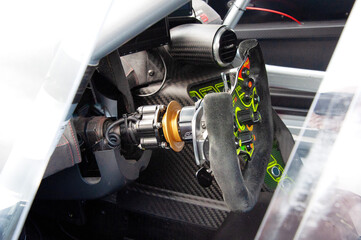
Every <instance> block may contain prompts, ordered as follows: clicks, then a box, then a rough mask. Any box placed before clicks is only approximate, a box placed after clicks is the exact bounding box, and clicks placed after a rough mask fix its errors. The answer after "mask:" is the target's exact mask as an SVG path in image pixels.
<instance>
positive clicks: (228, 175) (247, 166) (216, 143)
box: [203, 40, 273, 211]
mask: <svg viewBox="0 0 361 240" xmlns="http://www.w3.org/2000/svg"><path fill="white" fill-rule="evenodd" d="M238 51H239V54H240V57H241V60H242V61H243V64H242V65H241V66H240V68H239V71H238V74H237V76H236V81H235V83H234V85H233V87H232V90H231V93H213V94H207V95H206V97H205V98H204V103H203V107H204V118H205V123H206V127H207V131H208V140H209V161H210V167H211V169H212V171H213V174H214V177H215V179H216V181H217V183H218V185H219V186H220V188H221V190H222V193H223V198H224V200H225V202H226V204H227V205H228V207H229V208H230V210H232V211H249V210H250V209H252V208H253V207H254V205H255V204H256V202H257V199H258V195H259V193H260V190H261V187H262V184H263V180H264V177H265V173H266V167H267V163H268V160H269V157H270V154H271V150H272V141H273V121H272V107H271V99H270V93H269V88H268V80H267V74H266V70H265V64H264V60H263V56H262V52H261V49H260V46H259V44H258V42H257V41H256V40H245V41H243V42H241V44H240V45H239V49H238Z"/></svg>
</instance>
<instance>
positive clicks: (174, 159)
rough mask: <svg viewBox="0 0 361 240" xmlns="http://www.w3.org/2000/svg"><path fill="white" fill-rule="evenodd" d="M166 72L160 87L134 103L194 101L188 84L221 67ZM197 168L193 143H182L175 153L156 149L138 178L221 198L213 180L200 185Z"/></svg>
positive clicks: (211, 75)
mask: <svg viewBox="0 0 361 240" xmlns="http://www.w3.org/2000/svg"><path fill="white" fill-rule="evenodd" d="M174 69H176V71H173V72H171V73H170V74H169V79H168V80H167V82H166V84H165V86H164V88H163V89H162V91H160V92H159V93H158V94H156V95H155V96H151V97H144V98H139V97H138V98H135V99H134V100H135V105H136V106H137V107H138V106H141V105H150V104H165V105H166V104H168V103H169V102H170V101H172V100H175V101H178V102H179V103H180V104H181V105H182V106H190V105H194V102H193V100H192V99H191V98H190V97H189V95H188V88H189V86H191V85H192V84H199V83H202V82H205V81H209V80H214V79H217V78H220V73H221V71H224V70H225V69H220V68H215V67H213V68H212V67H205V66H191V65H182V66H181V65H178V66H176V67H175V68H174ZM158 87H159V84H153V85H151V86H149V87H146V88H142V89H140V90H139V93H141V94H146V93H151V92H153V91H155V90H156V89H157V88H158ZM197 170H198V167H197V165H196V164H195V161H194V155H193V147H192V146H191V144H186V145H185V147H184V149H183V150H182V151H181V152H179V153H175V152H173V151H172V150H156V151H154V152H153V155H152V159H151V161H150V164H149V166H148V168H147V169H146V170H145V171H144V172H143V173H142V174H141V176H140V178H139V180H138V182H140V183H142V184H146V185H150V186H154V187H159V188H163V189H168V190H172V191H176V192H181V193H186V194H192V195H196V196H200V197H206V198H212V199H217V200H221V199H222V193H221V190H220V188H219V187H218V185H217V184H216V182H215V181H214V182H213V184H212V186H211V187H209V188H206V189H205V188H202V187H201V186H200V185H199V184H198V182H197V180H196V178H195V172H196V171H197Z"/></svg>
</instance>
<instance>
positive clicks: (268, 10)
mask: <svg viewBox="0 0 361 240" xmlns="http://www.w3.org/2000/svg"><path fill="white" fill-rule="evenodd" d="M246 9H247V10H256V11H263V12H270V13H276V14H279V15H282V16H285V17H288V18H290V19H292V20H293V21H295V22H296V23H298V24H300V25H302V24H301V22H300V21H298V20H297V19H296V18H294V17H292V16H290V15H288V14H286V13H283V12H279V11H275V10H272V9H267V8H258V7H247V8H246Z"/></svg>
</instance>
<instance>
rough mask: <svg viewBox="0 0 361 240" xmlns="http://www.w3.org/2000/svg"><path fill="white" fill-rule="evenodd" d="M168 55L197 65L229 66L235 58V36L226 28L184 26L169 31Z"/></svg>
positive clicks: (220, 26) (203, 25) (200, 25)
mask: <svg viewBox="0 0 361 240" xmlns="http://www.w3.org/2000/svg"><path fill="white" fill-rule="evenodd" d="M170 37H171V43H170V46H169V52H170V54H171V55H172V56H173V57H174V58H175V59H177V60H180V61H184V62H191V63H197V64H217V65H219V66H221V67H225V66H227V65H229V64H230V63H231V62H232V61H233V59H234V58H235V56H236V52H237V36H236V34H235V33H234V32H233V31H232V30H231V29H229V28H227V27H226V26H222V25H214V24H184V25H180V26H177V27H175V28H172V29H171V30H170Z"/></svg>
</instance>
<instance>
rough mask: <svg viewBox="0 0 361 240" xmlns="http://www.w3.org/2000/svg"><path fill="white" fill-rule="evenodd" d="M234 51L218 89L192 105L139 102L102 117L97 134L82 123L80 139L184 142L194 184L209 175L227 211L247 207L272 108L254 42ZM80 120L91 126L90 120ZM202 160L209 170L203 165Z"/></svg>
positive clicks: (259, 173) (262, 164) (145, 144)
mask: <svg viewBox="0 0 361 240" xmlns="http://www.w3.org/2000/svg"><path fill="white" fill-rule="evenodd" d="M238 51H239V55H240V57H241V60H242V64H241V66H240V67H239V68H238V69H236V70H233V71H230V72H228V73H227V74H222V78H223V86H224V92H222V93H210V94H207V95H206V96H205V98H204V99H203V100H200V101H198V102H197V103H196V104H195V106H186V107H183V108H182V107H181V105H180V104H179V103H177V102H175V101H172V102H170V103H169V104H168V106H167V107H166V106H164V105H151V106H141V107H139V108H138V109H137V111H136V112H135V113H132V114H128V115H124V116H123V117H122V118H120V119H118V120H116V121H114V122H113V121H112V120H110V119H105V118H104V117H103V118H104V119H102V120H101V121H100V120H99V121H100V123H99V124H100V125H99V127H97V129H98V130H97V131H96V134H97V136H95V135H94V131H91V129H90V130H89V131H88V130H87V129H86V128H85V135H87V136H85V137H84V139H88V141H90V139H94V140H93V141H94V142H89V143H88V144H89V145H90V146H95V144H97V145H98V146H99V147H100V148H102V149H109V148H113V149H114V148H120V149H121V151H122V152H127V151H129V149H131V148H129V146H130V145H132V146H138V148H140V149H143V150H146V149H155V148H170V149H172V150H174V151H176V152H179V151H181V150H182V149H183V147H184V144H185V142H190V143H192V144H193V149H194V156H195V161H196V163H197V165H199V166H203V168H201V169H200V170H199V171H198V172H197V178H198V180H199V182H200V184H201V185H202V186H204V187H207V186H209V185H210V184H211V181H212V178H213V176H214V178H215V180H216V181H217V183H218V184H219V186H220V188H221V190H222V192H223V197H224V200H225V202H226V203H227V205H228V207H229V208H230V209H231V210H235V211H247V210H250V209H251V208H252V207H253V206H254V205H255V203H256V202H257V199H258V194H259V192H260V190H261V186H262V183H263V181H264V177H265V172H266V167H267V163H268V160H269V158H270V154H271V150H272V142H273V122H272V108H271V102H270V94H269V90H268V82H267V75H266V70H265V65H264V61H263V57H262V53H261V50H260V47H259V44H258V42H257V41H256V40H246V41H243V42H242V43H241V44H240V45H239V48H238ZM92 121H93V122H94V120H91V121H89V122H92ZM84 125H85V126H90V127H91V128H92V129H93V128H94V123H92V124H89V123H87V124H84ZM81 129H84V128H81ZM80 135H81V134H80ZM88 135H89V136H88ZM93 135H94V136H93ZM100 139H101V141H99V140H100ZM133 149H134V148H133ZM206 162H209V163H210V164H209V165H210V169H207V168H205V166H206V165H207V164H205V163H206Z"/></svg>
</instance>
